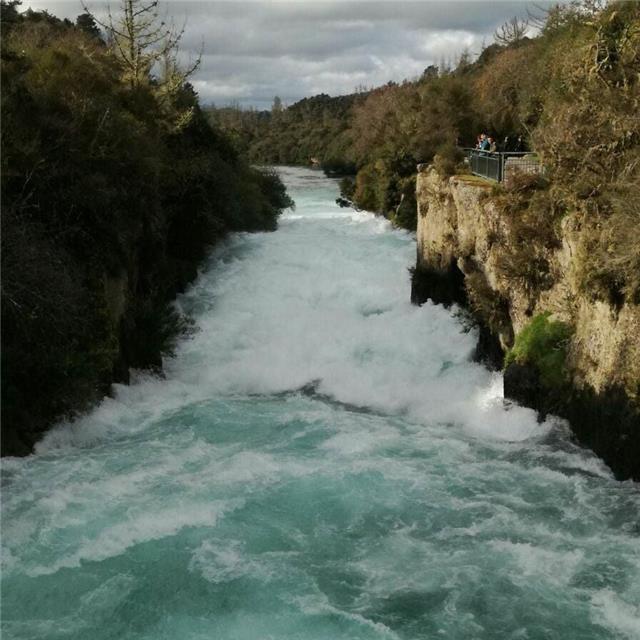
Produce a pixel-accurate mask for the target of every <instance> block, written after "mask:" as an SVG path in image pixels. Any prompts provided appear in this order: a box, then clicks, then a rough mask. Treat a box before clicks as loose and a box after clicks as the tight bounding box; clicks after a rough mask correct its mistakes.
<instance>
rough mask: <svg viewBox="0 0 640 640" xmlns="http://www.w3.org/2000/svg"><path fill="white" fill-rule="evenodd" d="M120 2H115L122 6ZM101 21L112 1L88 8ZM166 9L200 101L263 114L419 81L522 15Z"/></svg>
mask: <svg viewBox="0 0 640 640" xmlns="http://www.w3.org/2000/svg"><path fill="white" fill-rule="evenodd" d="M117 4H118V2H117V0H115V1H114V2H112V3H111V5H112V7H113V8H115V7H117ZM89 5H90V6H91V7H92V9H93V11H94V12H96V13H97V14H98V15H100V14H101V13H102V12H103V11H104V7H105V6H106V3H104V2H101V1H97V0H96V1H94V2H91V0H89ZM25 6H31V7H33V8H34V9H47V10H48V11H50V12H51V13H53V14H54V15H57V16H59V17H69V18H74V17H75V16H76V15H77V14H79V13H81V12H82V7H81V5H80V2H79V1H78V2H75V1H68V0H28V1H27V2H25ZM165 10H166V12H167V15H168V16H170V17H171V18H172V19H173V20H174V22H175V23H176V24H177V25H181V24H182V23H183V22H184V21H186V31H185V34H184V38H183V41H182V49H183V55H185V57H188V56H189V55H191V56H193V55H195V53H196V52H197V51H198V50H199V48H200V47H201V45H204V52H205V55H204V57H203V60H202V65H201V67H200V69H199V70H198V72H197V74H196V75H195V77H194V85H195V87H196V89H197V90H198V92H199V93H200V96H201V99H202V101H203V102H205V103H208V102H215V103H216V104H218V105H223V104H227V103H230V102H235V103H239V104H242V105H245V106H255V107H258V108H266V107H268V106H269V105H270V104H271V101H272V100H273V96H275V95H279V96H280V97H281V98H282V99H283V100H284V101H285V103H291V102H294V101H296V100H298V99H300V98H302V97H304V96H307V95H312V94H315V93H320V92H323V93H329V94H332V95H336V94H343V93H350V92H352V91H353V90H354V89H355V87H356V86H362V85H365V86H377V85H380V84H384V83H386V82H388V81H389V80H394V81H400V80H403V79H405V78H412V77H415V76H417V75H419V74H420V73H421V72H422V71H423V70H424V68H425V67H427V66H428V65H429V64H438V62H439V61H440V60H441V59H442V58H444V59H450V60H453V59H455V57H456V56H458V55H459V54H460V53H461V52H462V51H463V50H464V49H469V50H470V51H471V52H472V53H478V52H479V51H480V49H481V47H482V42H483V41H486V42H490V41H491V37H492V34H493V32H494V31H495V29H496V28H497V27H498V26H499V25H500V24H501V23H503V22H504V21H505V20H507V19H508V18H510V17H512V16H514V15H520V16H522V15H524V14H525V13H526V4H525V3H524V2H517V1H502V2H497V1H493V2H485V1H484V0H465V1H451V0H449V1H428V0H423V1H421V2H418V1H403V0H398V1H395V2H390V1H369V0H360V1H351V0H342V1H340V0H325V1H316V0H290V1H281V2H267V1H263V2H247V1H246V0H211V1H206V0H202V1H199V2H194V1H193V0H171V1H169V2H166V3H165Z"/></svg>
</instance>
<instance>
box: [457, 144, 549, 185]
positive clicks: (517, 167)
mask: <svg viewBox="0 0 640 640" xmlns="http://www.w3.org/2000/svg"><path fill="white" fill-rule="evenodd" d="M463 151H464V153H465V155H466V162H467V163H468V165H469V168H470V169H471V173H473V174H474V175H476V176H480V177H482V178H487V179H489V180H495V181H496V182H503V181H504V180H505V179H507V178H508V177H509V176H510V175H512V174H515V173H526V174H532V175H539V174H542V173H544V167H543V166H542V164H541V163H540V160H539V159H538V156H537V155H536V154H534V153H530V152H526V151H525V152H522V151H496V152H492V151H485V150H481V149H463Z"/></svg>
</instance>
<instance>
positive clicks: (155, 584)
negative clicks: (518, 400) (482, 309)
mask: <svg viewBox="0 0 640 640" xmlns="http://www.w3.org/2000/svg"><path fill="white" fill-rule="evenodd" d="M280 172H281V175H282V177H283V179H284V180H285V182H286V184H287V186H288V189H289V192H290V193H291V195H292V197H293V198H294V199H295V201H296V205H297V206H296V209H295V210H293V211H289V212H287V213H286V214H285V215H284V216H283V218H282V219H281V220H280V225H279V230H278V231H277V232H275V233H261V234H238V235H235V236H233V237H231V238H230V239H229V240H228V241H226V242H225V244H224V245H223V246H220V247H218V248H217V249H216V250H215V251H214V252H213V254H212V255H211V257H210V259H209V261H208V263H207V265H206V266H205V268H204V270H203V273H202V274H201V276H200V277H199V279H198V280H197V281H196V283H195V284H194V285H193V286H192V287H191V289H190V290H189V291H188V292H187V293H186V294H185V295H183V296H182V297H181V299H180V300H179V304H180V305H181V306H182V307H183V309H184V310H185V311H186V312H188V313H189V314H190V315H192V317H193V318H194V320H195V328H194V332H193V335H191V336H190V337H187V338H185V339H184V340H183V341H182V342H181V344H180V345H179V348H178V350H177V353H176V355H175V357H174V358H172V359H170V360H169V361H168V362H167V363H166V376H165V378H164V379H159V378H153V377H151V376H146V377H145V376H138V379H137V380H136V381H135V383H134V384H132V385H131V386H130V387H124V386H123V387H118V388H117V389H116V392H115V395H114V397H113V398H109V399H106V400H104V402H103V403H102V404H101V405H100V406H99V407H98V408H97V409H96V410H94V411H93V412H92V413H91V414H89V415H87V416H85V417H83V418H81V419H79V420H77V421H76V422H74V423H72V424H65V425H60V426H58V427H57V428H56V429H54V430H53V431H52V432H50V433H49V434H48V435H47V437H46V438H45V440H44V441H43V442H41V443H40V445H39V446H38V448H37V453H36V454H35V455H33V456H30V457H28V458H24V459H18V458H12V459H5V460H4V461H3V480H2V483H3V484H2V498H3V533H4V539H3V551H4V552H3V571H2V580H3V582H4V585H3V596H4V598H3V603H2V608H3V628H4V632H5V633H6V634H7V635H6V637H7V638H9V637H11V638H24V639H26V638H45V637H46V638H48V639H49V640H54V639H62V638H65V639H68V638H77V639H83V640H84V639H87V638H92V639H93V640H101V639H107V638H118V639H136V640H143V639H144V640H158V639H164V638H166V639H171V640H188V639H194V640H195V639H196V638H198V639H200V638H216V639H220V640H256V639H257V638H264V639H267V638H273V639H277V640H280V639H293V638H296V639H301V640H316V639H317V640H320V639H322V640H328V639H332V640H337V639H342V638H344V639H349V640H353V639H358V638H361V639H370V638H371V639H373V638H401V639H407V640H409V639H417V638H440V637H442V638H447V639H460V640H462V639H464V640H471V639H486V640H499V639H507V638H513V639H516V638H526V639H527V640H538V639H540V640H542V639H543V638H544V639H552V638H553V639H555V638H557V639H564V638H581V639H583V640H588V639H592V638H593V639H602V640H610V639H611V638H620V639H628V638H634V637H635V638H637V637H640V621H639V617H638V611H637V609H636V608H635V606H634V605H633V604H632V603H633V602H634V601H635V602H637V600H638V597H639V596H640V543H639V538H640V524H639V522H638V513H639V511H640V497H639V494H638V489H637V485H636V486H634V485H633V484H632V483H621V482H617V481H615V480H614V479H613V477H612V475H611V473H610V472H609V470H608V469H607V468H606V466H605V465H604V464H603V463H602V462H601V461H600V460H598V459H597V458H596V457H594V456H593V454H591V453H590V452H588V451H586V450H584V449H582V448H580V447H579V446H577V445H576V444H574V443H573V442H572V440H571V437H570V434H569V432H568V430H567V428H566V427H565V425H564V424H563V423H562V422H560V421H554V420H548V421H547V422H544V423H538V422H537V420H536V416H535V414H534V412H532V411H531V410H528V409H524V408H521V407H518V406H515V405H512V404H509V403H506V402H505V401H504V400H503V398H502V396H501V378H500V374H498V373H492V372H490V371H488V370H487V369H485V368H484V367H483V366H481V365H480V364H476V363H474V362H472V361H471V353H472V351H473V348H474V344H475V334H474V330H473V329H472V328H469V327H468V326H466V324H465V321H464V318H463V317H461V316H460V315H459V314H457V313H456V310H455V309H449V310H447V309H445V308H443V307H440V306H436V305H432V304H430V303H427V304H425V305H424V306H422V307H415V306H412V305H411V304H410V302H409V295H410V292H409V287H410V283H409V273H408V268H409V267H410V266H411V265H412V263H413V262H414V257H415V238H414V237H412V235H411V234H409V233H407V232H403V231H398V230H394V229H392V228H391V227H390V226H389V224H388V223H387V222H386V221H385V220H383V219H381V218H377V217H375V216H373V215H370V214H368V213H363V212H355V211H353V210H349V209H341V208H339V207H338V206H337V205H336V204H335V203H334V201H335V198H336V196H337V183H336V181H335V180H332V179H328V178H326V177H324V175H323V174H322V173H321V172H319V171H313V170H308V169H298V168H295V169H293V168H282V169H280Z"/></svg>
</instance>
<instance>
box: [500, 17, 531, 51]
mask: <svg viewBox="0 0 640 640" xmlns="http://www.w3.org/2000/svg"><path fill="white" fill-rule="evenodd" d="M528 28H529V21H528V20H525V19H521V18H518V17H513V18H511V19H510V20H507V21H506V22H505V23H504V24H503V25H502V26H501V27H500V28H499V29H498V30H497V31H496V32H495V33H494V34H493V39H494V40H495V41H496V43H497V44H501V45H505V46H508V45H510V44H513V43H515V42H519V41H520V40H522V39H523V38H524V37H525V36H526V35H527V29H528Z"/></svg>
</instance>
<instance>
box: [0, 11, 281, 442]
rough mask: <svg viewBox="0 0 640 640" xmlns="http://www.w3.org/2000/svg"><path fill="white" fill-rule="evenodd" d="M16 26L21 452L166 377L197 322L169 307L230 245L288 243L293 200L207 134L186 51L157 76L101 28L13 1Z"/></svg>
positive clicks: (6, 326)
mask: <svg viewBox="0 0 640 640" xmlns="http://www.w3.org/2000/svg"><path fill="white" fill-rule="evenodd" d="M129 4H131V3H129ZM155 4H156V3H154V2H149V3H148V4H147V5H144V4H143V3H141V2H139V0H134V2H133V4H132V6H133V7H134V8H135V9H143V10H144V11H142V12H141V13H132V15H133V16H134V19H138V16H142V18H145V19H146V18H150V20H149V26H148V29H147V34H149V33H152V31H149V29H154V28H157V27H154V26H153V25H152V24H151V23H152V22H153V20H152V19H153V18H154V17H155V14H154V13H153V11H154V7H155ZM1 19H2V51H1V55H2V209H3V211H2V213H3V215H2V436H3V452H4V453H5V454H6V453H11V454H12V453H25V452H28V451H29V450H30V448H31V445H32V444H33V442H34V441H35V440H36V439H37V437H38V434H39V433H40V432H41V431H42V430H43V429H45V428H46V427H47V426H48V425H49V424H50V423H51V422H52V421H53V420H55V419H58V418H61V417H64V416H67V415H71V414H72V413H73V412H75V411H78V410H82V409H84V408H86V407H88V406H90V404H91V403H92V402H94V401H95V400H96V399H98V398H100V397H101V396H102V395H103V394H104V393H105V392H107V391H108V389H109V386H110V383H111V382H112V381H114V380H120V381H126V380H127V379H128V371H129V367H156V368H158V367H160V366H161V355H162V354H163V353H167V352H168V351H170V349H171V344H172V340H173V339H174V338H175V336H176V334H177V333H178V332H179V331H180V328H181V325H183V324H184V322H183V320H181V319H180V318H179V317H178V316H177V314H176V312H175V311H173V310H172V307H171V306H170V305H169V302H170V301H171V300H172V299H173V297H174V296H175V294H176V292H178V291H180V290H182V289H183V288H184V287H185V285H186V284H187V283H188V282H189V281H190V280H191V279H193V278H194V276H195V275H196V273H197V268H198V265H199V263H200V262H201V261H202V259H203V258H204V257H205V255H206V253H207V250H208V248H209V247H210V246H211V245H212V244H213V243H215V242H216V241H217V240H218V239H219V238H221V237H222V236H223V235H224V234H225V233H226V232H228V231H232V230H248V231H253V230H271V229H275V227H276V221H277V218H278V215H279V214H280V213H281V211H282V209H283V208H284V207H287V206H289V205H290V204H291V201H290V200H289V198H288V196H287V195H286V192H285V190H284V187H283V185H282V183H281V182H280V180H279V179H278V177H277V176H276V175H274V174H273V173H269V172H261V171H258V170H255V169H253V168H251V167H250V165H249V164H248V162H247V161H246V159H245V158H244V157H242V156H240V155H239V154H238V152H237V151H236V149H235V148H234V145H233V144H232V143H231V142H230V140H229V139H228V137H227V136H226V135H225V134H224V133H222V132H221V131H220V130H219V129H217V128H216V127H213V126H212V125H211V124H210V122H208V120H207V118H206V116H205V115H204V114H203V112H202V111H201V109H200V107H199V105H198V99H197V96H196V94H195V93H194V91H193V89H192V88H191V86H190V85H189V84H188V82H185V81H184V77H183V76H181V75H180V72H179V69H178V67H177V66H176V65H175V49H174V48H173V45H174V44H175V42H173V43H172V42H170V43H169V46H168V47H167V50H166V51H165V52H164V53H165V54H166V57H165V60H164V63H165V64H164V66H163V67H162V72H161V73H160V74H159V75H152V73H151V67H152V64H155V62H157V60H155V59H154V58H153V56H151V55H149V54H148V53H147V52H146V51H145V43H142V46H141V47H139V48H138V49H134V48H131V51H134V52H135V56H137V57H136V58H135V59H133V60H127V59H125V58H123V56H122V55H118V53H117V47H116V46H115V44H117V42H116V39H117V37H119V36H117V35H114V33H111V34H110V36H111V38H110V43H109V46H108V45H107V44H105V42H104V41H103V39H102V36H101V34H103V33H104V29H103V30H101V29H99V28H98V26H97V25H96V23H95V21H94V19H93V18H92V16H91V15H88V14H84V15H82V16H80V17H79V18H78V20H77V22H76V23H75V24H72V23H71V22H69V21H68V20H64V21H62V20H59V19H57V18H55V17H53V16H51V15H50V14H48V13H46V12H33V11H31V10H28V11H26V12H22V13H21V12H20V11H19V3H18V2H9V3H6V2H4V1H3V2H2V16H1ZM150 39H151V38H149V40H150ZM114 42H115V44H114ZM145 55H146V57H145ZM145 65H146V66H145ZM155 66H158V65H155ZM132 69H133V70H134V72H133V71H132Z"/></svg>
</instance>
